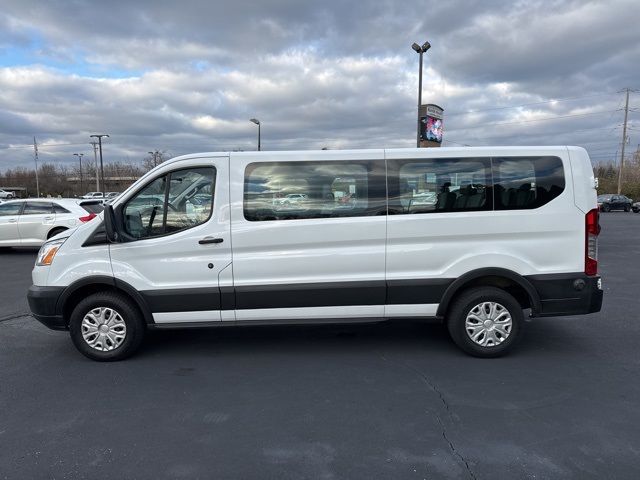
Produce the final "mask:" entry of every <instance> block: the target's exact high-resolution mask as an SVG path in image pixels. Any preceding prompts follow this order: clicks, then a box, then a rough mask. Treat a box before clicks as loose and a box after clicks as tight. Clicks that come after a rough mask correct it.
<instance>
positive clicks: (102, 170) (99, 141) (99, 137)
mask: <svg viewBox="0 0 640 480" xmlns="http://www.w3.org/2000/svg"><path fill="white" fill-rule="evenodd" d="M89 136H90V137H95V138H97V139H98V146H99V147H100V178H101V179H102V190H104V166H103V164H102V137H107V138H109V135H107V134H106V133H101V134H99V135H89Z"/></svg>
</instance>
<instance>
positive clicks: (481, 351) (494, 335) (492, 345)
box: [447, 287, 524, 358]
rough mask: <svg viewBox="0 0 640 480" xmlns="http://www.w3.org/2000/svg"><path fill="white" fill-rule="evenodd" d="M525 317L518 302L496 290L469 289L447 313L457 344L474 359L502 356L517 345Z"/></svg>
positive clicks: (489, 288)
mask: <svg viewBox="0 0 640 480" xmlns="http://www.w3.org/2000/svg"><path fill="white" fill-rule="evenodd" d="M523 322H524V314H523V312H522V307H521V306H520V304H519V303H518V301H517V300H516V299H515V298H513V296H511V295H510V294H509V293H507V292H505V291H504V290H501V289H499V288H496V287H478V288H472V289H469V290H467V291H465V292H463V293H462V294H460V296H458V297H457V298H456V299H455V301H454V302H453V304H452V305H451V308H450V309H449V312H448V314H447V328H448V329H449V334H450V335H451V338H452V339H453V341H454V342H455V344H456V345H457V346H458V347H460V348H461V349H462V350H464V351H465V352H466V353H468V354H470V355H473V356H475V357H485V358H491V357H499V356H501V355H504V354H506V353H507V352H508V351H509V350H511V348H512V347H513V345H514V344H515V343H516V341H517V340H518V338H519V336H520V332H521V330H522V324H523Z"/></svg>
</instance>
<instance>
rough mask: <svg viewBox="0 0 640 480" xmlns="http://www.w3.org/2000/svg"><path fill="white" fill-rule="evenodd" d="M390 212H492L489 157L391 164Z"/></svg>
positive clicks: (393, 161) (395, 162) (423, 160)
mask: <svg viewBox="0 0 640 480" xmlns="http://www.w3.org/2000/svg"><path fill="white" fill-rule="evenodd" d="M389 170H390V172H397V174H393V173H390V175H389V210H390V213H395V214H398V213H438V212H461V211H477V210H491V208H492V202H491V184H490V172H491V168H490V161H489V159H488V158H436V159H422V160H392V161H390V162H389Z"/></svg>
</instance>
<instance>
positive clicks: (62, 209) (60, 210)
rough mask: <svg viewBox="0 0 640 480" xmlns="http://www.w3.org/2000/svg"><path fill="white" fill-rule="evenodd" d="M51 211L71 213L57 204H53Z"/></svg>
mask: <svg viewBox="0 0 640 480" xmlns="http://www.w3.org/2000/svg"><path fill="white" fill-rule="evenodd" d="M53 211H54V212H55V213H71V212H69V210H67V209H66V208H64V207H63V206H62V205H58V204H57V203H54V204H53Z"/></svg>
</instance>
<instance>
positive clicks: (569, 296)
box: [525, 273, 603, 317]
mask: <svg viewBox="0 0 640 480" xmlns="http://www.w3.org/2000/svg"><path fill="white" fill-rule="evenodd" d="M525 278H526V279H527V280H529V282H531V284H532V285H533V287H534V288H535V289H536V291H537V292H538V295H539V296H540V306H541V309H540V311H538V312H536V314H535V316H538V317H557V316H562V315H584V314H587V313H596V312H599V311H600V309H601V308H602V297H603V293H602V279H601V278H600V276H599V275H594V276H587V275H585V274H584V273H575V274H564V273H563V274H557V275H556V274H553V275H530V276H527V277H525Z"/></svg>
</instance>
